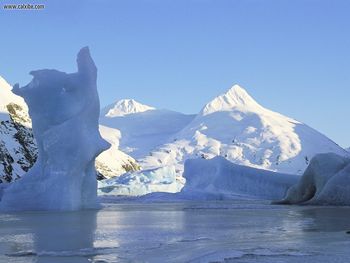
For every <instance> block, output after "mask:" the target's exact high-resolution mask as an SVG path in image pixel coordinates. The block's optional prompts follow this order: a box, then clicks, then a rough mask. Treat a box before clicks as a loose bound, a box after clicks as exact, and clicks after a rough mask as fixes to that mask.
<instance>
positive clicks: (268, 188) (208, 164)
mask: <svg viewBox="0 0 350 263" xmlns="http://www.w3.org/2000/svg"><path fill="white" fill-rule="evenodd" d="M184 177H185V179H186V184H185V186H184V188H183V189H182V191H181V196H182V197H185V196H188V197H189V198H190V199H203V198H205V199H215V198H219V199H226V198H232V197H237V196H242V197H253V198H262V199H269V200H274V199H279V198H281V197H283V196H284V195H285V194H286V192H287V190H288V188H289V187H291V186H292V185H293V184H295V183H296V182H297V180H298V176H296V175H290V174H281V173H275V172H271V171H267V170H261V169H255V168H251V167H247V166H241V165H237V164H233V163H231V162H229V161H228V160H226V159H225V158H223V157H215V158H213V159H209V160H205V159H189V160H187V161H186V162H185V172H184Z"/></svg>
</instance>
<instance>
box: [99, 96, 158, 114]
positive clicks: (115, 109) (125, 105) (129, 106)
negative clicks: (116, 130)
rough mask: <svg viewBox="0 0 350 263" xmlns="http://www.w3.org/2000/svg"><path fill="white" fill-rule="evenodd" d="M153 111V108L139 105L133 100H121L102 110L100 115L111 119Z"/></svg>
mask: <svg viewBox="0 0 350 263" xmlns="http://www.w3.org/2000/svg"><path fill="white" fill-rule="evenodd" d="M154 109H155V108H153V107H151V106H147V105H144V104H141V103H139V102H137V101H135V100H133V99H123V100H119V101H117V102H116V103H113V104H111V105H109V106H107V107H105V108H104V109H102V111H101V114H102V115H103V116H106V117H110V118H113V117H120V116H125V115H128V114H133V113H140V112H145V111H149V110H154Z"/></svg>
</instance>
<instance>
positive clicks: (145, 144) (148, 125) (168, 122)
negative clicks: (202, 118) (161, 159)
mask: <svg viewBox="0 0 350 263" xmlns="http://www.w3.org/2000/svg"><path fill="white" fill-rule="evenodd" d="M125 105H127V107H126V106H125ZM126 113H127V114H126ZM193 118H194V115H186V114H182V113H179V112H174V111H170V110H160V109H155V108H153V107H150V106H147V105H143V104H141V103H138V102H136V101H134V100H120V101H117V102H116V103H115V104H112V105H109V106H107V107H105V108H104V109H102V110H101V117H100V123H101V124H102V125H105V126H107V127H111V128H115V129H118V130H120V132H121V138H120V149H121V150H122V151H124V152H126V153H128V154H129V155H131V156H132V157H134V158H136V159H139V158H143V157H144V156H146V155H148V154H149V153H150V151H152V150H153V149H155V148H156V147H158V146H160V145H162V144H164V143H166V142H167V141H168V140H169V138H170V137H171V136H172V135H174V134H175V133H177V132H179V131H180V130H181V129H183V128H184V127H185V126H186V125H187V124H188V123H190V122H191V121H192V120H193Z"/></svg>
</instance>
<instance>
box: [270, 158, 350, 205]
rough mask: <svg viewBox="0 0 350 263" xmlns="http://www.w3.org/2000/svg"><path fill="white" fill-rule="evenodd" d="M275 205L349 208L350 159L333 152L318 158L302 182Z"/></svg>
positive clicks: (314, 159) (307, 170) (311, 164)
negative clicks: (343, 206)
mask: <svg viewBox="0 0 350 263" xmlns="http://www.w3.org/2000/svg"><path fill="white" fill-rule="evenodd" d="M276 203H279V204H300V203H306V204H318V205H350V159H349V158H346V157H343V156H339V155H337V154H334V153H327V154H319V155H316V156H315V157H314V158H313V159H312V160H311V162H310V165H309V166H308V168H307V169H306V171H305V173H304V174H303V176H302V177H301V179H300V181H299V182H298V183H297V184H296V185H294V186H292V187H291V188H290V189H289V190H288V193H287V195H286V197H285V198H284V199H283V200H281V201H279V202H276Z"/></svg>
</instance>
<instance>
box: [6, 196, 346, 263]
mask: <svg viewBox="0 0 350 263" xmlns="http://www.w3.org/2000/svg"><path fill="white" fill-rule="evenodd" d="M118 200H119V199H104V200H102V203H103V209H101V210H99V211H93V210H88V211H77V212H62V213H55V212H22V213H11V214H4V213H2V214H0V262H8V263H14V262H16V263H20V262H26V263H30V262H39V263H44V262H54V263H63V262H64V263H67V262H69V263H84V262H86V263H88V262H95V263H97V262H98V263H102V262H103V263H106V262H205V263H206V262H225V263H230V262H235V263H236V262H240V263H241V262H250V263H253V262H254V263H255V262H258V263H259V262H264V263H274V262H276V263H277V262H279V263H280V262H283V263H289V262H290V263H292V262H293V263H294V262H297V263H299V262H300V263H301V262H305V263H306V262H307V263H310V262H311V263H313V262H315V263H316V262H317V263H326V262H327V263H328V262H335V263H337V262H344V263H345V262H348V260H349V258H350V250H349V246H350V235H349V234H347V233H346V232H347V231H348V230H350V221H349V217H350V208H348V207H342V208H340V207H312V206H292V207H291V206H272V205H269V204H267V202H265V201H226V202H223V201H221V202H205V203H196V202H187V203H181V202H178V203H161V204H159V203H158V204H154V203H135V202H132V201H125V200H124V201H123V200H119V201H118Z"/></svg>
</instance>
